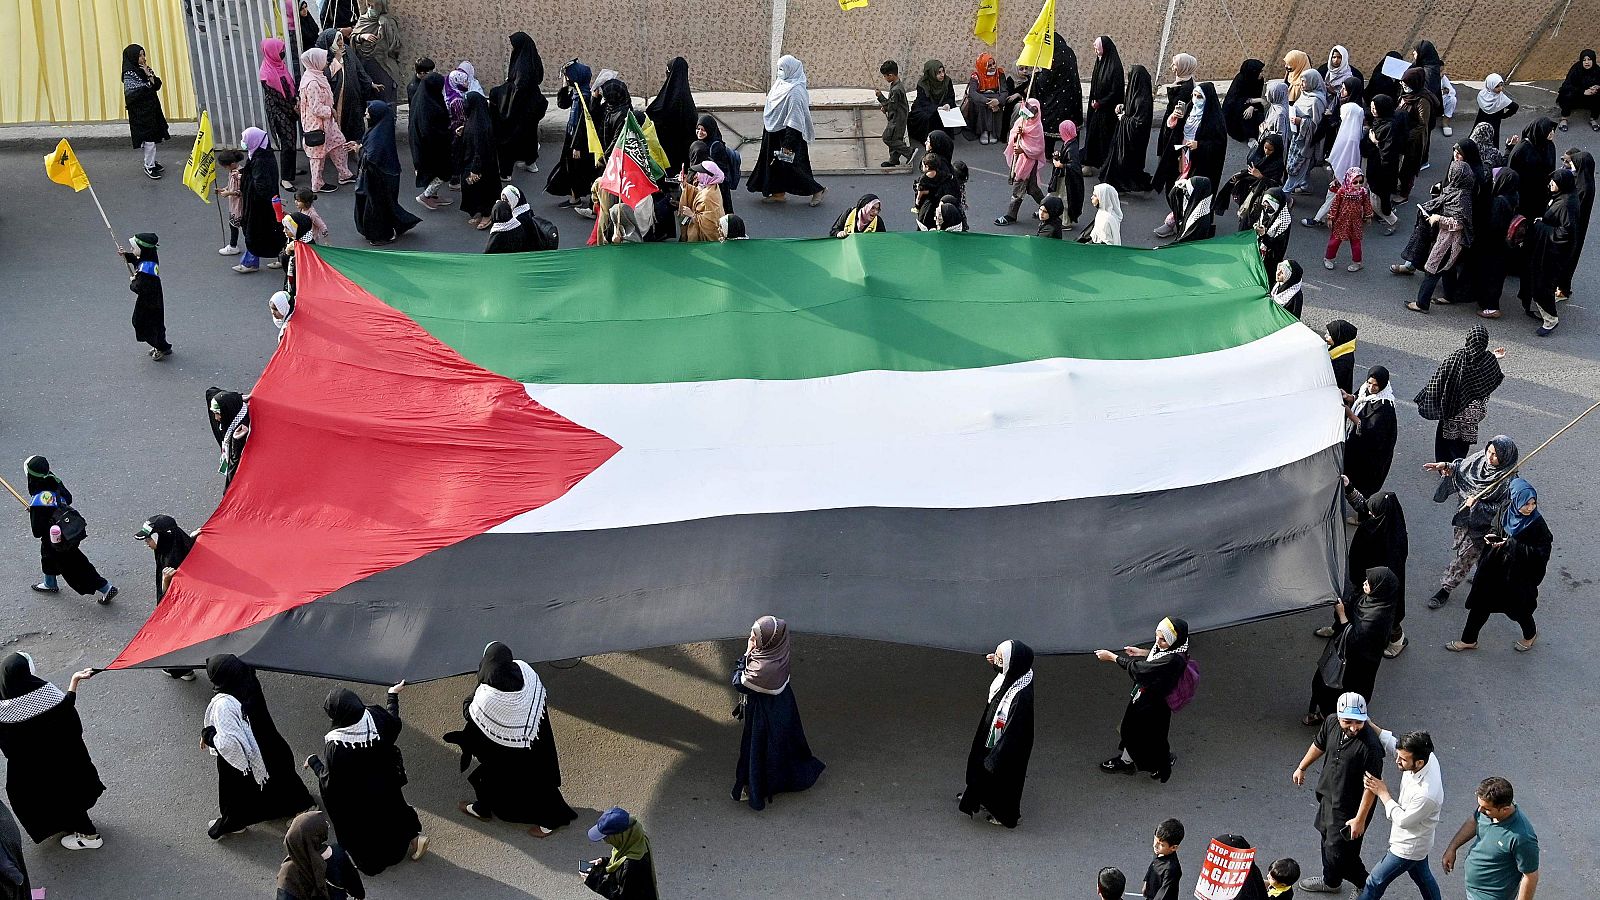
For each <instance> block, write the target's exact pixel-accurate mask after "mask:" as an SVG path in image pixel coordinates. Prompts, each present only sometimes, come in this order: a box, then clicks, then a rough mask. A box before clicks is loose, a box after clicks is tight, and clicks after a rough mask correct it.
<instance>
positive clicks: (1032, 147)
mask: <svg viewBox="0 0 1600 900" xmlns="http://www.w3.org/2000/svg"><path fill="white" fill-rule="evenodd" d="M1023 107H1024V108H1026V109H1027V111H1028V112H1029V113H1031V115H1022V116H1018V117H1017V124H1015V125H1013V126H1011V137H1010V138H1009V139H1008V140H1007V141H1006V162H1007V163H1009V164H1010V165H1011V177H1012V179H1013V180H1015V181H1024V180H1026V179H1029V178H1032V179H1033V180H1034V181H1036V182H1038V184H1039V187H1040V188H1043V187H1044V179H1043V178H1042V177H1041V176H1042V175H1043V174H1044V167H1043V166H1041V165H1039V163H1040V161H1041V160H1043V159H1044V123H1043V122H1041V121H1040V120H1039V101H1038V100H1035V99H1033V98H1032V97H1029V98H1028V99H1027V100H1024V101H1023Z"/></svg>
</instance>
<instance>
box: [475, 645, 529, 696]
mask: <svg viewBox="0 0 1600 900" xmlns="http://www.w3.org/2000/svg"><path fill="white" fill-rule="evenodd" d="M478 683H479V684H487V685H488V686H490V687H492V688H494V689H495V690H497V691H505V692H508V693H510V692H514V691H520V690H522V669H521V668H520V667H519V666H518V665H517V661H516V658H515V657H513V656H512V655H511V648H510V647H507V646H506V645H505V644H502V643H500V642H499V641H490V642H489V646H487V647H484V648H483V659H482V660H480V661H479V662H478Z"/></svg>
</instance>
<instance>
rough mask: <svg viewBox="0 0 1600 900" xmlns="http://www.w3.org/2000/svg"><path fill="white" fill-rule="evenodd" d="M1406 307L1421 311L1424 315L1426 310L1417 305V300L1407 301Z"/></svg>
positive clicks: (1413, 310)
mask: <svg viewBox="0 0 1600 900" xmlns="http://www.w3.org/2000/svg"><path fill="white" fill-rule="evenodd" d="M1406 309H1409V310H1411V311H1412V312H1419V313H1422V314H1424V315H1426V314H1427V312H1428V311H1427V310H1426V309H1423V308H1422V307H1420V306H1418V305H1417V301H1415V300H1412V301H1411V302H1410V303H1407V304H1406Z"/></svg>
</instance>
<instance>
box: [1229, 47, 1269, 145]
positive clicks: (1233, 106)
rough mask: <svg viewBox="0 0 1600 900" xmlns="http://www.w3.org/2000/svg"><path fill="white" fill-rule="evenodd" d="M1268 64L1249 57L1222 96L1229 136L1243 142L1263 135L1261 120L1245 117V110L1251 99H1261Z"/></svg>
mask: <svg viewBox="0 0 1600 900" xmlns="http://www.w3.org/2000/svg"><path fill="white" fill-rule="evenodd" d="M1266 68H1267V64H1266V63H1264V62H1262V61H1261V60H1259V59H1247V60H1245V61H1244V62H1242V63H1240V64H1239V74H1237V75H1235V76H1233V81H1232V83H1230V84H1229V85H1228V93H1227V95H1226V96H1224V97H1223V98H1222V123H1223V125H1225V126H1226V127H1227V129H1228V137H1231V138H1233V139H1234V140H1236V141H1238V142H1239V143H1241V144H1246V143H1249V142H1250V141H1253V140H1255V139H1256V138H1258V137H1260V135H1261V120H1260V118H1259V117H1258V116H1252V117H1251V118H1248V119H1247V118H1245V115H1244V111H1245V110H1246V109H1249V108H1250V101H1252V100H1259V99H1261V92H1262V91H1263V90H1265V89H1266V85H1267V83H1266V81H1265V80H1263V79H1262V77H1261V73H1262V72H1263V71H1265V70H1266Z"/></svg>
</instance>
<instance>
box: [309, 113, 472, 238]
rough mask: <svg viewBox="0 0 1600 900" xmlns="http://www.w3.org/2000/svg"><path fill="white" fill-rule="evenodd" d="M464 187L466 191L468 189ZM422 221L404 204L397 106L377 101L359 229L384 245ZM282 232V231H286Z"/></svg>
mask: <svg viewBox="0 0 1600 900" xmlns="http://www.w3.org/2000/svg"><path fill="white" fill-rule="evenodd" d="M469 99H470V96H469ZM462 190H463V193H464V192H465V190H466V189H465V188H463V189H462ZM421 222H422V220H421V219H419V218H417V217H416V216H414V215H412V214H411V213H410V212H409V211H408V210H407V209H406V208H405V207H403V206H401V205H400V150H399V148H397V147H396V146H395V142H394V107H392V106H390V105H389V104H388V103H385V102H384V101H382V100H373V101H371V102H370V103H368V104H367V136H366V137H365V138H363V139H362V141H361V176H360V178H359V179H358V180H357V181H356V230H357V231H359V232H361V236H362V237H364V238H366V239H367V243H369V244H372V245H373V246H381V245H383V244H392V243H394V241H395V240H396V239H397V238H399V237H400V235H402V234H405V233H406V232H408V231H410V230H411V229H413V228H415V227H417V225H419V224H420V223H421ZM278 231H279V233H280V234H282V231H283V230H282V229H281V228H280V229H279V230H278Z"/></svg>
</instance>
